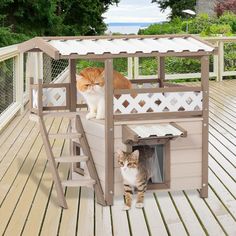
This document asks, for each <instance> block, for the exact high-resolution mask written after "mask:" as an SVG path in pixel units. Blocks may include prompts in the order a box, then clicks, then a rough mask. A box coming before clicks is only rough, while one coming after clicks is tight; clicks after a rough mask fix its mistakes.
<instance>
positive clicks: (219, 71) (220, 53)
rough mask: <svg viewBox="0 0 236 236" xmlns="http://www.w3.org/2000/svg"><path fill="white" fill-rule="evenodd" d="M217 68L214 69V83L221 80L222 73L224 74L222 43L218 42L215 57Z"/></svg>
mask: <svg viewBox="0 0 236 236" xmlns="http://www.w3.org/2000/svg"><path fill="white" fill-rule="evenodd" d="M215 58H216V63H217V68H216V74H217V76H216V81H222V80H223V73H224V42H223V41H219V42H218V55H217V56H216V57H215Z"/></svg>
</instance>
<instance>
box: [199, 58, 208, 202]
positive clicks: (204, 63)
mask: <svg viewBox="0 0 236 236" xmlns="http://www.w3.org/2000/svg"><path fill="white" fill-rule="evenodd" d="M201 84H202V90H203V91H202V113H203V121H202V188H201V190H200V196H201V197H202V198H206V197H208V117H209V110H208V109H209V56H203V57H201Z"/></svg>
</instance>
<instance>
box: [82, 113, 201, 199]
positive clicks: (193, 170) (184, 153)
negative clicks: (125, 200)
mask: <svg viewBox="0 0 236 236" xmlns="http://www.w3.org/2000/svg"><path fill="white" fill-rule="evenodd" d="M81 119H82V123H83V125H84V129H85V132H86V136H87V138H88V142H89V145H90V148H91V151H92V154H93V158H94V162H95V165H96V168H97V171H98V175H99V178H100V181H101V184H102V186H103V188H104V187H105V178H106V176H105V139H104V133H105V132H104V122H103V121H100V120H92V121H91V120H89V121H88V120H86V119H85V116H84V114H82V115H81ZM172 121H174V122H176V123H177V124H178V125H180V126H181V127H183V128H184V129H186V130H187V132H188V134H187V137H186V138H182V137H180V138H177V139H176V140H173V141H171V187H170V189H171V190H186V189H198V188H200V187H201V171H202V170H201V159H202V130H201V126H202V121H201V119H200V118H192V119H178V120H177V119H176V120H172ZM151 122H152V123H153V122H155V121H151ZM158 122H159V123H165V122H166V121H165V120H161V121H158ZM168 122H169V121H168ZM147 123H150V122H149V121H148V122H147ZM121 137H122V132H121V124H116V125H115V140H114V141H115V150H117V149H122V150H124V151H125V150H126V145H124V144H123V143H122V140H121ZM114 167H115V179H114V182H115V195H121V194H122V193H123V184H122V176H121V174H120V168H119V166H118V162H117V160H116V159H115V163H114Z"/></svg>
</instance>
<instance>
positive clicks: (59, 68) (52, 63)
mask: <svg viewBox="0 0 236 236" xmlns="http://www.w3.org/2000/svg"><path fill="white" fill-rule="evenodd" d="M68 65H69V60H66V59H61V60H54V59H52V58H51V57H49V56H48V55H47V54H45V53H44V54H43V82H44V83H51V82H52V81H54V80H56V79H57V78H58V77H59V76H60V74H62V73H63V72H64V71H65V70H66V69H67V68H68Z"/></svg>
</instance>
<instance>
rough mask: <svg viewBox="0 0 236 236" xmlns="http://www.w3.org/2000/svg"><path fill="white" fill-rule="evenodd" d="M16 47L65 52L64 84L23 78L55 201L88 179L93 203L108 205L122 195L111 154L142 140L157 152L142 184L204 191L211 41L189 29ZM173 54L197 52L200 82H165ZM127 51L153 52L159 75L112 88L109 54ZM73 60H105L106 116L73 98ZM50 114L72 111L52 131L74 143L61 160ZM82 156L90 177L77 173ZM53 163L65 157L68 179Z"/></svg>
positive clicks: (34, 41)
mask: <svg viewBox="0 0 236 236" xmlns="http://www.w3.org/2000/svg"><path fill="white" fill-rule="evenodd" d="M19 50H20V51H21V52H44V53H46V54H47V55H49V56H50V57H52V58H53V59H56V60H57V59H69V70H70V80H69V81H68V82H67V83H55V84H53V83H51V84H44V83H43V78H40V80H38V81H33V80H32V81H31V84H30V100H31V103H30V104H31V105H30V106H31V107H30V108H31V113H32V115H31V118H32V119H34V120H37V121H38V122H39V124H40V130H41V133H42V137H43V140H44V145H45V148H46V151H47V156H48V160H49V163H50V164H51V167H52V168H51V169H52V174H53V179H54V181H55V185H56V189H57V193H58V197H59V204H60V205H61V206H63V207H67V205H66V201H65V199H64V195H63V188H62V187H63V186H68V187H70V186H94V187H95V192H96V196H97V200H98V202H99V203H101V204H103V205H112V204H113V197H114V196H116V195H122V194H123V183H122V177H121V174H120V169H119V166H118V162H117V160H116V158H115V155H114V153H115V152H116V150H117V149H122V150H124V151H125V150H126V151H132V150H133V149H134V148H135V147H136V146H138V145H149V146H151V147H152V148H153V149H154V150H155V153H156V157H155V158H156V160H155V161H156V164H157V168H156V170H157V173H156V177H155V179H153V180H152V181H150V184H149V187H148V189H150V190H155V191H159V190H170V191H172V190H186V189H200V196H201V197H207V195H208V100H209V88H208V79H209V56H210V55H211V54H213V53H215V51H216V49H215V48H214V47H213V46H212V45H210V44H208V43H206V42H204V41H202V40H201V39H199V38H197V37H195V36H192V35H165V36H140V35H138V36H133V35H132V36H99V37H97V36H95V37H38V38H34V39H31V40H29V41H27V42H24V43H22V44H20V46H19ZM172 56H173V57H187V58H189V57H193V58H196V59H199V60H200V63H201V83H199V84H197V85H192V86H190V85H180V84H173V83H168V82H167V81H166V80H165V57H172ZM128 57H156V58H157V60H158V68H157V72H158V77H157V78H152V79H136V80H135V79H132V80H131V83H132V85H133V88H132V89H129V90H128V89H125V90H114V89H113V82H112V81H113V79H112V76H113V59H114V58H128ZM77 59H87V60H99V61H103V62H104V67H105V101H106V102H105V120H96V119H91V120H87V119H86V118H85V115H86V112H87V111H86V110H84V109H81V108H83V107H85V106H86V104H84V103H83V104H82V103H78V102H77V91H76V60H77ZM56 89H61V90H62V89H63V93H64V99H62V101H61V104H58V103H57V104H56V105H55V104H54V105H53V104H52V102H50V96H49V95H48V94H49V93H50V91H53V90H56ZM49 90H50V91H49ZM134 94H135V96H134ZM45 97H46V98H45ZM45 99H46V102H45ZM51 115H52V116H61V117H68V118H71V122H70V124H71V127H72V128H71V129H70V130H69V131H68V132H69V133H68V134H64V136H63V135H60V134H57V135H55V134H54V136H53V135H51V136H52V137H53V138H56V137H64V138H66V137H69V138H70V140H71V144H73V147H72V145H71V156H69V157H68V158H67V159H66V157H61V159H60V157H58V158H56V159H55V158H54V155H53V153H52V150H51V148H50V144H49V138H50V136H49V135H48V134H47V130H46V128H45V124H44V117H48V116H51ZM72 118H74V119H72ZM73 123H75V128H73V127H74V126H73ZM79 148H82V151H83V155H84V156H83V155H79V153H78V151H79ZM76 150H77V151H76ZM81 161H86V163H87V167H88V170H89V173H90V177H91V178H90V177H89V178H90V179H89V178H88V176H87V177H85V176H83V169H81V167H80V166H79V165H78V163H79V162H81ZM57 162H62V163H63V162H69V163H72V167H71V173H72V174H71V179H69V180H64V181H61V179H60V175H59V173H58V171H57V167H56V163H57Z"/></svg>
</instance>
